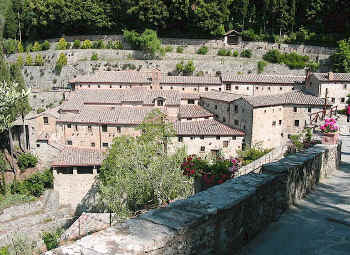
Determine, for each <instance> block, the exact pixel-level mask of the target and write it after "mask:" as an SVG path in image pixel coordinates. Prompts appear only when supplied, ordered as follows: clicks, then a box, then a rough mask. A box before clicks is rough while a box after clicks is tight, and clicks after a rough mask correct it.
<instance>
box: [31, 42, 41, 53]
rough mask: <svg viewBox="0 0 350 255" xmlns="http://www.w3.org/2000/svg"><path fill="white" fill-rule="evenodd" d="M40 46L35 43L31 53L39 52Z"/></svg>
mask: <svg viewBox="0 0 350 255" xmlns="http://www.w3.org/2000/svg"><path fill="white" fill-rule="evenodd" d="M41 47H42V46H41V45H40V43H39V42H35V43H34V45H33V47H32V51H33V52H35V51H41Z"/></svg>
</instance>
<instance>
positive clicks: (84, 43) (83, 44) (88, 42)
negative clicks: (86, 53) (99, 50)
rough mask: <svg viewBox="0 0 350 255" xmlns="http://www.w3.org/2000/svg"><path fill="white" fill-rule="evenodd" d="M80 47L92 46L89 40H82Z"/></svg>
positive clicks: (87, 47)
mask: <svg viewBox="0 0 350 255" xmlns="http://www.w3.org/2000/svg"><path fill="white" fill-rule="evenodd" d="M81 48H82V49H91V48H92V43H91V41H90V40H85V41H83V43H82V45H81Z"/></svg>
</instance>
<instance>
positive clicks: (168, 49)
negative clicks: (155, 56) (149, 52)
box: [164, 45, 174, 52]
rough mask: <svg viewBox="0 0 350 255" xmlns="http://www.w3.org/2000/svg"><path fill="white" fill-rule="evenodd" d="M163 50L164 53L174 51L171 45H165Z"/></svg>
mask: <svg viewBox="0 0 350 255" xmlns="http://www.w3.org/2000/svg"><path fill="white" fill-rule="evenodd" d="M164 50H165V52H172V51H173V50H174V48H173V46H171V45H167V46H165V48H164Z"/></svg>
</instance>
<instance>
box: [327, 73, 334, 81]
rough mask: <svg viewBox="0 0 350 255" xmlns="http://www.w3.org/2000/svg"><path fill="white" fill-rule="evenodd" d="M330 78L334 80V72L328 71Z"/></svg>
mask: <svg viewBox="0 0 350 255" xmlns="http://www.w3.org/2000/svg"><path fill="white" fill-rule="evenodd" d="M328 80H329V81H333V80H334V73H333V72H329V73H328Z"/></svg>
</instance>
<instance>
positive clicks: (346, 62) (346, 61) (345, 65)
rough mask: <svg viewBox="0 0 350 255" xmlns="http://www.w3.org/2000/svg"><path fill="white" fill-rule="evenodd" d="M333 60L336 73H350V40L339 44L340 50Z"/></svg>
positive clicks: (333, 56) (338, 49)
mask: <svg viewBox="0 0 350 255" xmlns="http://www.w3.org/2000/svg"><path fill="white" fill-rule="evenodd" d="M331 60H332V64H333V71H334V72H337V73H350V39H348V40H342V41H340V42H338V48H337V50H336V52H335V53H334V55H332V57H331Z"/></svg>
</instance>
